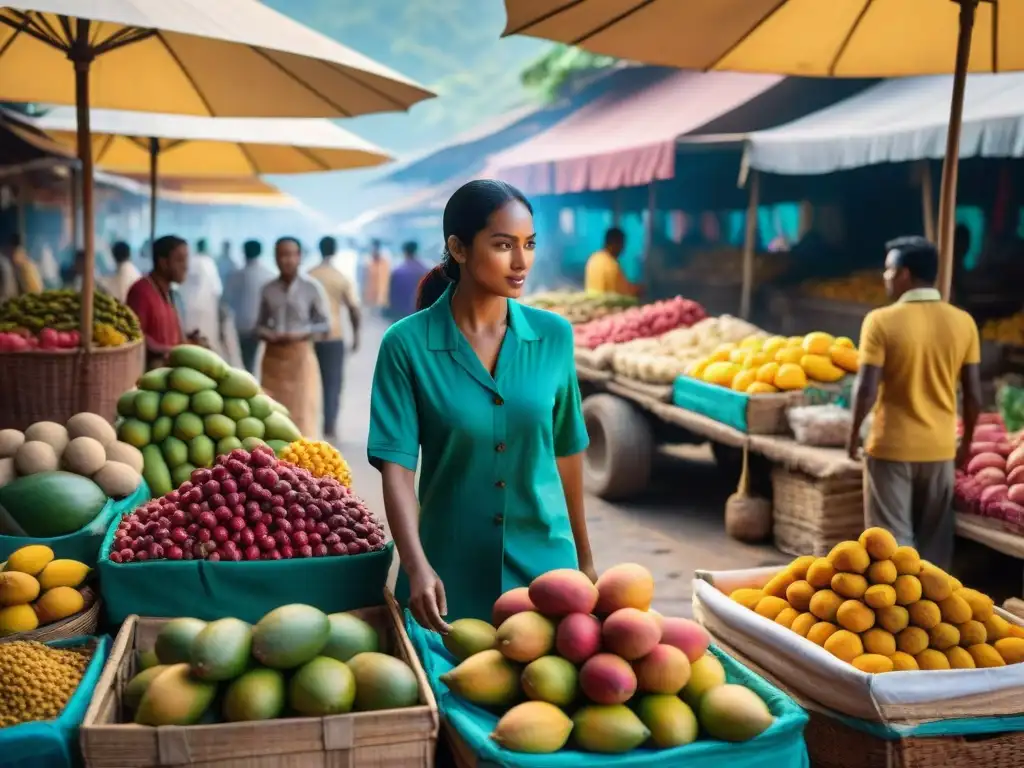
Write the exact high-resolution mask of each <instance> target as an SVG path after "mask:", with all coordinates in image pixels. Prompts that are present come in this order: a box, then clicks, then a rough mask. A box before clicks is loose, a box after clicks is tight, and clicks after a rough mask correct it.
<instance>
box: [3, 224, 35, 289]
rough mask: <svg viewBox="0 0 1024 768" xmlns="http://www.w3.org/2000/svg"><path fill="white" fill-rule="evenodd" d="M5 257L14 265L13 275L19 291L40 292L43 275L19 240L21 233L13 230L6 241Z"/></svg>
mask: <svg viewBox="0 0 1024 768" xmlns="http://www.w3.org/2000/svg"><path fill="white" fill-rule="evenodd" d="M6 255H7V258H9V259H10V260H11V264H12V265H13V266H14V275H15V277H16V278H17V281H18V292H19V293H42V292H43V277H42V275H40V274H39V267H37V266H36V263H35V262H34V261H32V259H30V258H29V257H28V251H26V250H25V246H24V245H23V244H22V242H21V235H19V234H18V233H17V232H15V233H14V234H13V235H11V237H10V240H9V241H8V243H7V254H6Z"/></svg>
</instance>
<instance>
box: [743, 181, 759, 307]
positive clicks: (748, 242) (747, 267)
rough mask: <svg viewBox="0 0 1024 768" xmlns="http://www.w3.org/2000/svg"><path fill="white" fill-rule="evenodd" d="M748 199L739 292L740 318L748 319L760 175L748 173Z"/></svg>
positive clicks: (752, 286)
mask: <svg viewBox="0 0 1024 768" xmlns="http://www.w3.org/2000/svg"><path fill="white" fill-rule="evenodd" d="M749 183H750V197H749V199H748V201H747V221H746V225H747V226H746V232H745V233H744V236H743V286H742V288H741V290H740V317H742V318H743V319H744V320H749V319H750V304H751V298H752V296H753V293H754V251H755V250H756V249H757V211H758V207H759V206H760V200H761V174H759V173H758V172H757V171H751V172H750V180H749Z"/></svg>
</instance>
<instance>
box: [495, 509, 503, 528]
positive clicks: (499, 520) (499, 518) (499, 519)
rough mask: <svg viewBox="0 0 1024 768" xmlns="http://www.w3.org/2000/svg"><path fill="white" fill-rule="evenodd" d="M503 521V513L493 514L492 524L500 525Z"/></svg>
mask: <svg viewBox="0 0 1024 768" xmlns="http://www.w3.org/2000/svg"><path fill="white" fill-rule="evenodd" d="M504 522H505V516H504V515H503V514H501V513H500V512H499V513H498V514H496V515H495V516H494V524H495V525H501V524H502V523H504Z"/></svg>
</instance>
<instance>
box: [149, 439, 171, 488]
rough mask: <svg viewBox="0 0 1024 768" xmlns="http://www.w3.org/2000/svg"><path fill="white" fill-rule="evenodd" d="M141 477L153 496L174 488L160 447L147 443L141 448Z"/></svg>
mask: <svg viewBox="0 0 1024 768" xmlns="http://www.w3.org/2000/svg"><path fill="white" fill-rule="evenodd" d="M142 462H143V466H142V477H143V479H144V480H145V481H146V485H148V486H149V490H150V492H151V493H152V494H153V496H154V497H159V496H163V495H164V494H167V493H170V492H171V491H173V490H174V486H172V485H171V471H170V470H169V469H168V468H167V462H165V461H164V457H163V454H162V453H161V452H160V447H159V446H157V445H147V446H146V447H145V448H143V449H142Z"/></svg>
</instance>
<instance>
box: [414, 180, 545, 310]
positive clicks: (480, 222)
mask: <svg viewBox="0 0 1024 768" xmlns="http://www.w3.org/2000/svg"><path fill="white" fill-rule="evenodd" d="M512 200H516V201H518V202H520V203H522V204H523V205H524V206H526V209H527V210H528V211H529V212H530V213H531V214H532V213H533V206H531V205H530V201H529V200H527V199H526V196H525V195H524V194H523V193H522V192H520V191H519V190H518V189H516V188H515V187H513V186H511V185H509V184H506V183H505V182H503V181H495V180H493V179H476V180H474V181H470V182H467V183H465V184H463V185H462V186H461V187H459V188H458V189H457V190H455V193H454V194H453V195H452V196H451V198H449V200H448V203H447V205H445V207H444V215H443V217H442V227H443V229H444V242H445V247H444V256H442V257H441V263H440V264H438V265H437V266H436V267H434V268H433V269H432V270H430V271H429V272H428V273H427V274H426V275H424V276H423V279H422V280H421V281H420V285H419V289H418V290H417V293H416V309H417V310H420V309H426V308H427V307H430V306H432V305H433V304H434V303H436V302H437V300H438V299H440V298H441V297H442V296H443V295H444V292H445V291H446V290H447V289H448V286H449V285H452V284H453V283H458V282H459V277H460V274H461V270H460V269H459V263H458V262H457V261H455V259H453V258H452V254H451V251H449V250H448V239H449V238H450V237H455V238H457V239H458V241H459V242H460V243H462V244H463V245H464V246H466V247H469V246H470V245H471V244H472V242H473V238H474V237H476V235H477V233H478V232H481V231H482V230H483V229H485V228H486V227H487V220H488V219H489V218H490V217H491V214H493V213H494V212H495V211H497V210H498V209H500V208H501V207H502V206H504V205H506V204H507V203H509V202H510V201H512Z"/></svg>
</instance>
